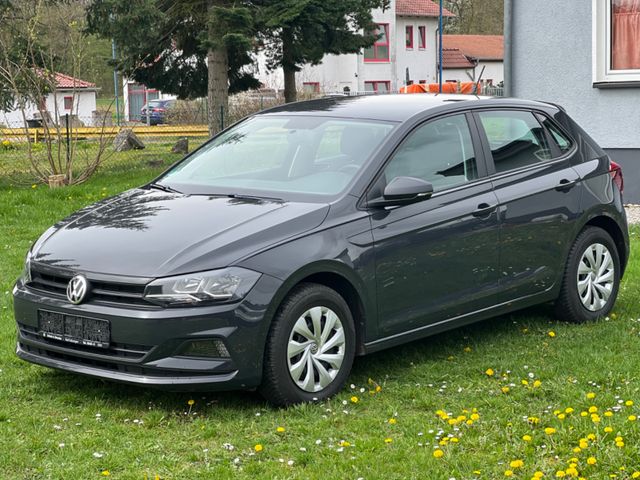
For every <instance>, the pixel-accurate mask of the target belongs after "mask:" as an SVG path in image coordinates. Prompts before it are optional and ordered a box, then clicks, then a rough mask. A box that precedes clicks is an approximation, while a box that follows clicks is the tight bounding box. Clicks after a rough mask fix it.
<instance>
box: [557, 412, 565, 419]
mask: <svg viewBox="0 0 640 480" xmlns="http://www.w3.org/2000/svg"><path fill="white" fill-rule="evenodd" d="M565 418H567V416H566V415H565V414H564V413H559V414H558V419H559V420H564V419H565Z"/></svg>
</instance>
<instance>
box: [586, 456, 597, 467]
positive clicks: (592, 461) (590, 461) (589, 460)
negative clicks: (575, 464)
mask: <svg viewBox="0 0 640 480" xmlns="http://www.w3.org/2000/svg"><path fill="white" fill-rule="evenodd" d="M596 463H598V460H596V457H589V458H587V464H588V465H595V464H596Z"/></svg>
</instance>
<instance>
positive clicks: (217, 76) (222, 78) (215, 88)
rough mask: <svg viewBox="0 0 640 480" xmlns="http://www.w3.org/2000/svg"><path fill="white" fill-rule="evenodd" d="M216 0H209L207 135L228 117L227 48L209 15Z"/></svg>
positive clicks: (213, 131) (222, 125)
mask: <svg viewBox="0 0 640 480" xmlns="http://www.w3.org/2000/svg"><path fill="white" fill-rule="evenodd" d="M217 3H219V2H217V1H216V0H209V1H208V3H207V4H208V7H209V14H210V15H209V31H208V34H209V42H210V46H209V50H208V52H207V99H208V112H207V120H208V122H209V135H211V136H213V135H215V134H216V133H218V132H219V131H220V130H222V129H223V128H224V127H225V126H226V124H227V118H228V117H229V58H228V57H227V49H226V47H225V46H224V45H222V42H221V39H220V38H219V28H217V25H216V24H215V22H214V18H213V15H211V12H212V11H213V10H212V7H215V6H216V5H217Z"/></svg>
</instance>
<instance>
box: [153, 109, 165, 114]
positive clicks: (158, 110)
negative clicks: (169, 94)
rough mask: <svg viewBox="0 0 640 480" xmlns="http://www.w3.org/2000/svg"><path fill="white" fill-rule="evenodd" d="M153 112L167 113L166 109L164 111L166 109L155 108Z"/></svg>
mask: <svg viewBox="0 0 640 480" xmlns="http://www.w3.org/2000/svg"><path fill="white" fill-rule="evenodd" d="M153 111H154V112H159V113H162V112H164V111H165V109H164V108H154V109H153Z"/></svg>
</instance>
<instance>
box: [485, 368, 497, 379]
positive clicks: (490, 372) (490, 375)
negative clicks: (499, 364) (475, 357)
mask: <svg viewBox="0 0 640 480" xmlns="http://www.w3.org/2000/svg"><path fill="white" fill-rule="evenodd" d="M484 373H485V374H486V375H487V376H489V377H493V376H494V375H495V373H496V372H494V371H493V368H487V369H486V370H485V372H484Z"/></svg>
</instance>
